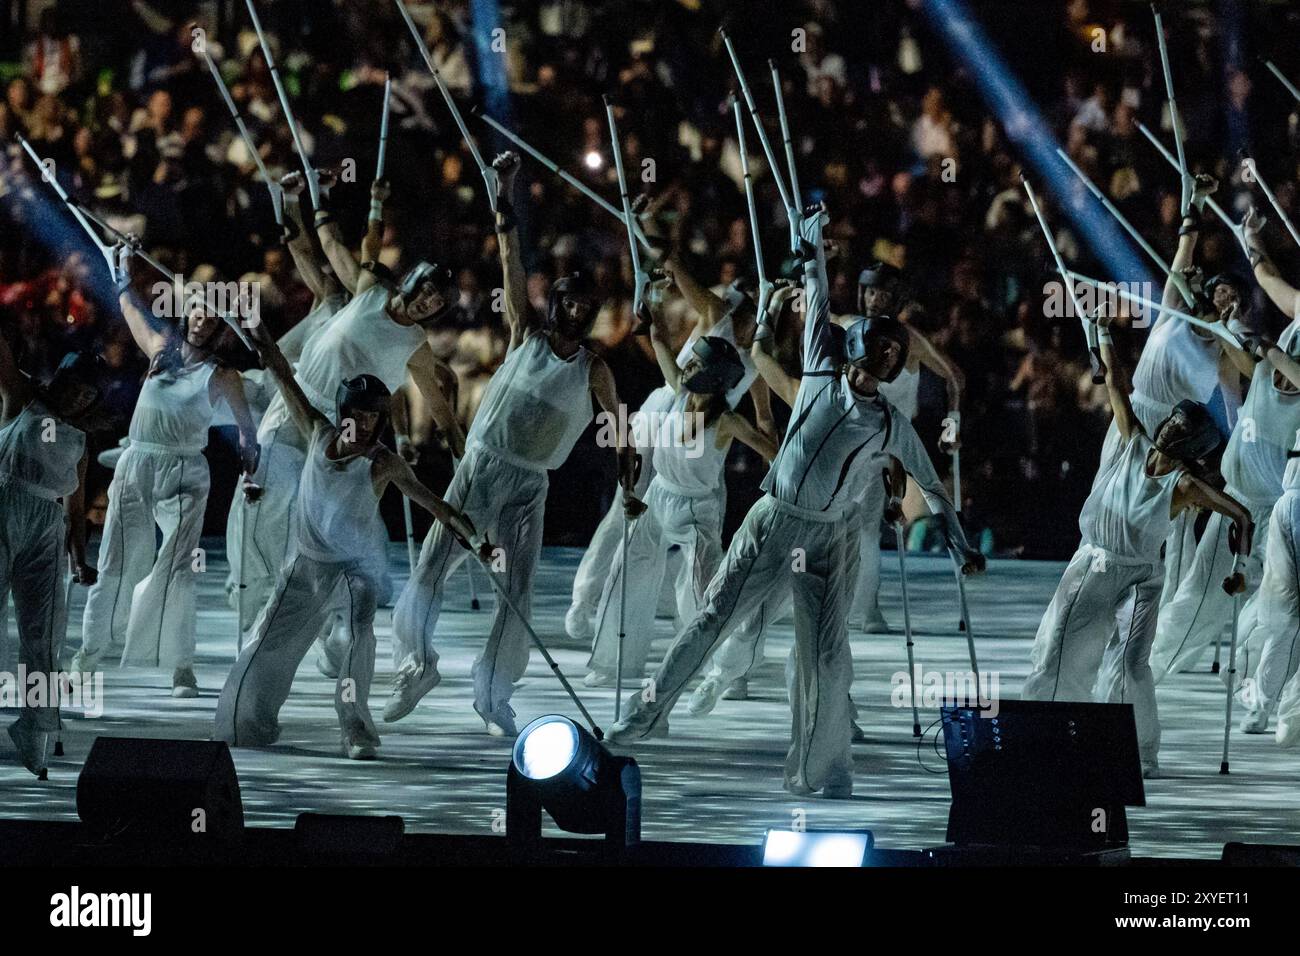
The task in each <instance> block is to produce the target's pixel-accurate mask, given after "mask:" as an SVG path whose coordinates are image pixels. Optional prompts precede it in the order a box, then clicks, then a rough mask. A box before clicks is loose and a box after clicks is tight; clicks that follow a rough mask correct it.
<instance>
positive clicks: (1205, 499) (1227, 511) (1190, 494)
mask: <svg viewBox="0 0 1300 956" xmlns="http://www.w3.org/2000/svg"><path fill="white" fill-rule="evenodd" d="M1187 508H1201V509H1204V510H1206V511H1214V512H1217V513H1218V514H1221V515H1223V516H1224V517H1225V518H1227V519H1228V520H1229V521H1231V522H1232V523H1233V525H1234V527H1235V529H1236V535H1237V541H1239V542H1241V544H1240V553H1241V554H1243V555H1246V554H1250V548H1251V545H1252V543H1253V542H1254V538H1255V524H1254V522H1253V521H1251V518H1250V512H1249V511H1247V510H1246V508H1245V506H1244V505H1242V504H1241V502H1239V501H1237V499H1235V498H1233V497H1232V496H1230V495H1226V494H1224V493H1223V492H1222V491H1219V490H1217V489H1215V488H1212V487H1211V486H1210V485H1208V484H1206V483H1205V482H1203V481H1201V479H1199V478H1197V477H1195V476H1193V475H1190V474H1187V473H1186V472H1184V473H1183V475H1182V477H1181V478H1179V479H1178V487H1177V488H1176V489H1175V490H1174V498H1173V501H1172V503H1171V504H1170V507H1169V513H1170V517H1173V516H1176V515H1177V514H1178V513H1179V512H1180V511H1183V510H1184V509H1187Z"/></svg>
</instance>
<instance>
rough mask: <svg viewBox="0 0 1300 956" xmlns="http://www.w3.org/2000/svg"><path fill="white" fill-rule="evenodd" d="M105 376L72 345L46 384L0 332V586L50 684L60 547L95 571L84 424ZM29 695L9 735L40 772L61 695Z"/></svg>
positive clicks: (81, 579) (22, 651)
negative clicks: (34, 701) (90, 558)
mask: <svg viewBox="0 0 1300 956" xmlns="http://www.w3.org/2000/svg"><path fill="white" fill-rule="evenodd" d="M102 381H103V363H102V362H101V361H100V359H99V358H98V356H95V355H93V354H91V353H89V352H69V353H68V354H67V355H66V356H64V359H63V361H62V362H60V363H59V367H58V368H57V369H56V370H55V372H54V377H53V378H52V379H51V380H50V381H49V383H48V384H46V385H44V386H42V385H40V384H38V383H37V382H34V381H33V380H32V379H30V378H28V377H27V375H25V374H24V373H23V372H22V371H21V370H20V369H19V368H18V365H17V363H16V362H15V361H14V356H13V352H12V351H10V348H9V343H8V341H7V340H6V339H5V337H4V335H2V334H0V595H10V594H12V596H13V604H14V618H15V620H16V623H17V625H18V662H19V664H20V665H21V666H22V667H23V668H24V669H25V670H26V672H27V674H28V675H37V674H40V675H44V679H45V685H46V687H47V688H51V689H54V688H57V687H58V686H59V682H58V679H57V674H58V672H59V649H60V648H61V646H62V644H63V634H62V633H59V622H60V621H62V620H64V617H65V615H66V608H61V607H60V603H61V602H62V601H63V599H64V588H63V558H64V554H65V551H66V553H67V556H68V557H69V558H70V559H71V561H72V567H73V576H74V579H75V580H76V582H77V583H78V584H86V585H90V584H93V583H94V581H95V570H94V568H92V567H90V566H89V565H88V564H87V563H86V516H85V492H84V482H85V476H86V433H85V430H86V429H88V428H90V427H91V421H92V420H93V418H94V415H95V411H96V407H97V406H98V404H99V400H100V396H101V394H102V391H103V384H102ZM60 501H61V502H62V504H60ZM20 689H21V690H25V689H26V688H25V687H21V688H20ZM27 704H28V702H27V701H24V706H23V707H22V709H21V712H20V713H19V715H18V719H17V720H16V721H15V722H14V723H13V724H11V725H10V726H9V729H8V732H9V739H10V740H12V741H13V742H14V746H15V747H16V748H17V750H18V759H19V760H20V761H21V762H22V764H23V766H25V767H26V768H27V769H28V770H30V771H31V772H32V773H34V774H36V775H37V776H40V777H43V776H44V775H45V772H46V756H47V755H46V746H47V743H48V740H49V735H50V734H51V733H53V732H55V731H57V730H58V729H59V709H58V702H57V701H49V700H47V701H45V702H44V705H43V706H28V705H27Z"/></svg>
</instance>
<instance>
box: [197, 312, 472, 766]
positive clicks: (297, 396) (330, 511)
mask: <svg viewBox="0 0 1300 956" xmlns="http://www.w3.org/2000/svg"><path fill="white" fill-rule="evenodd" d="M254 342H255V343H256V345H257V350H258V354H259V356H260V357H261V359H262V361H263V362H264V363H265V364H266V367H267V369H268V371H269V372H270V373H271V375H272V376H273V377H274V379H275V382H276V385H277V387H278V388H279V389H280V390H281V394H282V395H283V396H284V401H285V405H286V407H287V408H288V409H289V414H291V415H292V416H293V418H294V422H295V424H296V426H297V428H298V429H299V430H300V431H301V432H302V433H303V434H305V435H307V436H309V438H308V446H307V461H306V464H305V465H304V466H303V472H302V477H301V485H300V488H299V492H298V499H297V503H296V505H295V507H296V509H297V516H296V521H295V524H294V547H293V549H292V551H291V553H290V556H289V558H288V560H287V561H286V562H285V564H284V567H283V568H281V571H280V576H279V578H278V579H277V581H276V585H275V589H274V590H273V591H272V593H271V596H270V598H269V599H268V600H267V603H266V605H265V606H264V607H263V608H262V610H261V612H260V613H259V615H258V618H257V622H256V623H255V625H254V627H253V634H252V638H251V640H250V641H249V643H248V644H247V645H245V647H244V649H243V651H241V653H240V655H239V660H238V661H236V663H235V666H234V668H233V669H232V670H231V672H230V675H229V677H227V679H226V684H225V687H224V688H223V689H222V691H221V699H220V701H219V702H218V704H217V714H216V731H215V734H214V736H215V737H216V739H218V740H224V741H226V742H227V743H229V744H232V745H235V746H244V747H256V746H265V745H268V744H272V743H274V742H275V741H276V739H277V738H278V737H279V733H280V726H279V720H278V714H279V711H280V707H281V706H282V705H283V704H284V702H285V700H286V699H287V698H288V696H289V690H290V688H291V686H292V684H293V677H294V673H295V672H296V671H297V669H298V665H299V663H301V661H302V658H303V656H304V655H305V654H306V653H307V650H308V649H309V648H310V647H311V644H312V642H313V641H314V640H315V639H316V636H317V635H318V634H319V633H320V630H321V628H322V627H323V626H324V625H325V624H326V622H327V621H328V619H329V616H330V615H331V614H332V613H333V610H334V608H335V607H338V606H341V607H342V609H343V613H344V615H345V617H346V618H347V621H348V625H349V626H348V633H349V637H350V640H349V643H348V646H347V650H346V653H345V654H344V655H343V659H342V661H341V666H340V669H339V675H338V680H337V684H336V686H335V699H334V707H335V711H336V712H337V714H338V718H339V726H340V731H341V746H342V750H343V754H344V756H347V757H350V758H352V759H354V760H368V759H373V758H374V757H375V756H376V749H377V748H378V746H379V734H378V732H377V731H376V730H375V724H374V721H373V720H372V719H371V716H370V708H369V705H368V700H369V695H370V683H371V680H372V679H373V677H374V670H375V632H374V618H375V610H376V607H377V582H376V581H375V579H374V576H373V575H372V573H371V572H370V570H369V568H368V567H367V561H366V557H365V555H364V554H362V555H361V556H360V557H359V556H358V545H363V546H364V544H365V543H366V542H368V541H369V540H371V538H372V536H373V535H374V533H375V532H374V526H375V525H376V524H379V523H381V522H380V518H379V499H380V497H381V496H382V495H383V493H384V489H385V488H386V487H387V486H388V485H389V484H390V483H392V484H395V485H397V487H398V488H399V489H400V490H401V491H402V493H403V494H405V495H407V496H408V497H410V498H411V500H413V501H415V502H416V503H417V504H419V505H420V507H422V508H424V509H425V510H427V511H428V512H429V513H430V514H432V515H433V516H434V517H435V518H436V519H437V520H438V521H439V522H442V523H444V524H446V525H449V526H451V527H452V528H453V529H454V530H455V531H456V533H457V534H459V535H461V536H463V537H465V538H466V539H467V540H468V539H472V538H473V537H474V529H473V527H472V526H471V525H470V524H469V523H468V521H467V520H466V519H465V517H464V516H463V515H462V514H460V512H458V511H457V510H455V509H454V508H450V507H448V506H447V504H446V503H445V502H444V501H443V500H442V499H441V498H439V497H438V496H437V495H435V494H434V493H433V492H431V491H429V490H428V489H427V488H425V487H424V486H423V485H422V484H420V482H419V480H418V479H417V478H416V477H415V473H414V472H413V471H411V466H410V465H408V464H407V463H406V462H405V461H403V460H402V458H401V457H400V456H399V455H397V454H395V453H394V452H391V451H389V450H388V449H387V448H385V447H384V446H383V445H381V444H379V436H380V434H381V433H382V431H383V428H384V424H385V422H384V419H385V417H386V416H387V414H388V410H389V407H390V403H391V401H392V395H391V394H390V393H389V391H388V388H387V387H386V386H385V385H384V383H383V381H382V380H380V379H379V378H378V377H376V376H374V375H368V374H363V375H359V376H356V377H354V378H349V379H343V380H341V381H340V383H339V385H338V386H337V387H336V390H335V396H334V402H333V405H334V407H336V408H337V409H338V418H337V419H334V420H332V419H329V418H327V417H326V416H325V415H323V414H322V413H321V412H320V411H319V410H318V409H317V408H316V407H315V406H314V405H313V404H312V403H311V402H310V400H309V399H308V397H307V396H306V394H305V393H304V392H303V390H302V387H301V386H300V385H299V384H298V382H297V380H296V379H295V378H294V375H293V371H292V370H291V369H290V368H289V363H288V362H287V361H286V360H285V358H284V356H283V355H282V354H280V351H279V349H277V348H276V346H275V343H274V342H273V341H272V340H271V339H270V337H269V336H267V335H265V333H263V332H260V331H255V333H254Z"/></svg>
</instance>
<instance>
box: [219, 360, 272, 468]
mask: <svg viewBox="0 0 1300 956" xmlns="http://www.w3.org/2000/svg"><path fill="white" fill-rule="evenodd" d="M212 387H213V388H214V389H215V391H216V392H217V394H218V395H219V396H220V397H221V398H224V399H225V400H226V405H227V406H229V408H230V413H231V415H233V416H234V418H235V426H236V427H237V428H238V429H239V461H240V465H241V466H242V467H243V470H244V474H246V475H248V476H249V477H250V478H251V477H252V475H253V472H255V471H257V459H258V456H259V454H260V451H261V450H260V449H259V447H258V444H257V426H256V425H254V424H253V413H252V412H250V411H249V410H248V399H247V397H246V396H245V395H244V378H243V376H242V375H240V374H239V373H238V372H236V371H235V370H234V369H232V368H219V369H217V371H216V372H214V373H213V375H212Z"/></svg>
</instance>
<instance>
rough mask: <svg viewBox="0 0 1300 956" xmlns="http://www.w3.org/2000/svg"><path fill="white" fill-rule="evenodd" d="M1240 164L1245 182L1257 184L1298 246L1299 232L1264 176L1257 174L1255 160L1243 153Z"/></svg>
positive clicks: (1299, 240)
mask: <svg viewBox="0 0 1300 956" xmlns="http://www.w3.org/2000/svg"><path fill="white" fill-rule="evenodd" d="M1241 166H1242V171H1243V172H1244V174H1245V179H1246V182H1248V183H1250V182H1253V183H1255V184H1256V185H1258V186H1259V188H1260V191H1261V192H1263V193H1264V195H1265V196H1266V197H1267V198H1268V203H1269V205H1270V206H1272V207H1273V211H1274V212H1276V213H1277V215H1278V218H1279V219H1281V220H1282V225H1284V226H1286V231H1287V232H1289V233H1290V234H1291V238H1292V239H1294V240H1295V243H1296V245H1298V246H1300V232H1297V231H1296V228H1295V224H1294V223H1292V222H1291V217H1290V216H1288V215H1287V214H1286V210H1285V209H1283V208H1282V204H1281V203H1280V202H1278V201H1277V196H1276V195H1275V194H1274V192H1273V190H1271V189H1269V188H1268V183H1266V182H1265V181H1264V177H1263V176H1261V175H1260V174H1259V170H1258V169H1257V168H1256V167H1255V161H1254V160H1253V159H1251V158H1250V157H1249V156H1246V155H1244V154H1243V155H1242V157H1241Z"/></svg>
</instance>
